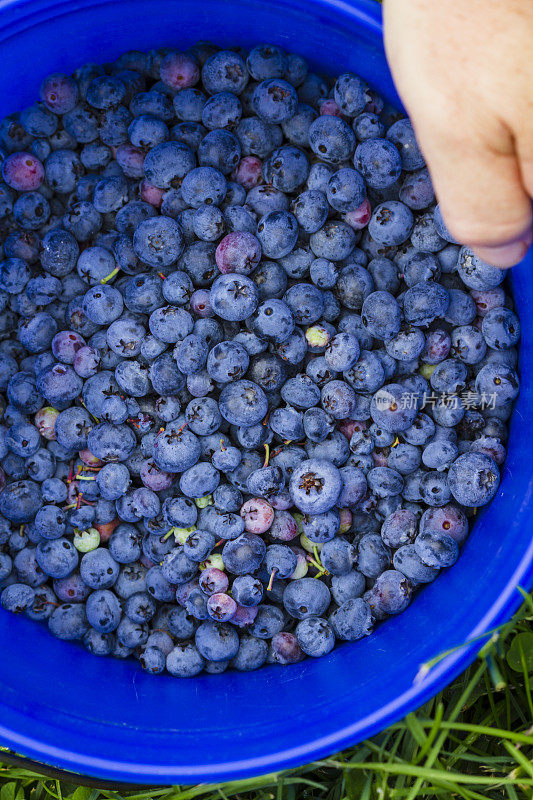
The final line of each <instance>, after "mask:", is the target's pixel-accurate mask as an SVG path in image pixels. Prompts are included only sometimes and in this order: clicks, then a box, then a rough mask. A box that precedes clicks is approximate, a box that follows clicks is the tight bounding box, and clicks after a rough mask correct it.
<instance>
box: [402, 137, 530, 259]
mask: <svg viewBox="0 0 533 800" xmlns="http://www.w3.org/2000/svg"><path fill="white" fill-rule="evenodd" d="M458 127H459V128H460V123H459V122H458ZM466 128H467V126H466V124H465V126H464V128H463V130H464V129H466ZM456 130H457V128H456ZM417 135H418V137H419V141H420V146H421V149H422V150H423V152H424V155H425V158H426V161H427V164H428V167H429V170H430V173H431V176H432V180H433V184H434V187H435V191H436V194H437V197H438V199H439V204H440V209H441V212H442V216H443V217H444V221H445V223H446V226H447V227H448V229H449V231H450V232H451V234H452V235H453V236H454V237H455V238H456V239H457V241H459V242H461V244H466V245H468V246H469V247H471V248H472V250H474V252H475V253H476V255H478V256H479V257H480V258H482V259H483V260H484V261H487V262H488V263H489V264H493V265H494V266H497V267H510V266H512V265H513V264H516V263H517V262H518V261H521V259H522V258H523V257H524V256H525V254H526V252H527V249H528V247H529V245H530V244H531V241H532V238H533V237H532V224H533V214H532V208H531V199H530V197H529V195H528V193H527V192H526V190H525V188H524V186H523V184H522V179H521V174H520V168H519V163H518V160H517V156H516V153H515V150H514V147H512V146H511V147H509V152H503V153H498V152H494V150H492V149H491V148H490V147H488V146H487V145H486V144H484V142H483V141H482V140H480V138H478V137H476V136H475V135H474V134H473V133H472V134H464V138H463V137H461V136H458V135H457V133H456V132H454V133H452V134H450V135H443V132H442V130H439V131H438V132H436V131H432V130H424V129H422V130H420V131H419V132H418V131H417Z"/></svg>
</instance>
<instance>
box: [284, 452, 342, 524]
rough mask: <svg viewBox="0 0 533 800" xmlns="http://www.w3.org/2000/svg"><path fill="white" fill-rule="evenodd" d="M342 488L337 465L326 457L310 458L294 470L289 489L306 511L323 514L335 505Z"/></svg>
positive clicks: (301, 507)
mask: <svg viewBox="0 0 533 800" xmlns="http://www.w3.org/2000/svg"><path fill="white" fill-rule="evenodd" d="M341 489H342V479H341V476H340V473H339V471H338V469H336V467H334V466H333V464H331V463H330V462H328V461H326V460H324V459H309V460H306V461H302V463H301V464H300V465H299V466H298V467H297V468H296V469H295V470H294V471H293V473H292V475H291V479H290V483H289V491H290V495H291V498H292V500H293V502H294V504H295V505H296V506H297V507H298V508H299V509H300V510H301V511H303V512H304V513H307V514H311V513H315V514H321V513H324V512H325V511H329V510H330V509H331V508H333V506H334V505H335V503H336V501H337V498H338V496H339V494H340V492H341Z"/></svg>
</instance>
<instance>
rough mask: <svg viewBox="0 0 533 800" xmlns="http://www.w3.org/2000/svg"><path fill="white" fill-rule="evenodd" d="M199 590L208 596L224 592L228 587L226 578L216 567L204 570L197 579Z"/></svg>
mask: <svg viewBox="0 0 533 800" xmlns="http://www.w3.org/2000/svg"><path fill="white" fill-rule="evenodd" d="M199 583H200V589H201V590H202V592H203V593H204V594H207V595H208V596H210V595H212V594H218V593H219V592H225V591H226V589H227V588H228V585H229V580H228V576H227V575H226V573H225V572H222V570H221V569H218V568H217V567H208V568H207V569H204V571H203V572H202V574H201V575H200V579H199Z"/></svg>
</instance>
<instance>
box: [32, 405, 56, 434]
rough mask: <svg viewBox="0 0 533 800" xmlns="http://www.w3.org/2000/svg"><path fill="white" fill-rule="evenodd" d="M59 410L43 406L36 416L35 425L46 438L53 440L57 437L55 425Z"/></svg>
mask: <svg viewBox="0 0 533 800" xmlns="http://www.w3.org/2000/svg"><path fill="white" fill-rule="evenodd" d="M58 416H59V411H57V409H55V408H51V406H45V407H44V408H41V409H40V410H39V411H38V412H37V413H36V415H35V417H34V422H35V427H36V428H37V430H38V431H39V433H40V434H41V436H43V437H44V438H45V439H48V441H49V442H50V441H53V440H54V439H55V438H56V434H55V427H56V419H57V418H58Z"/></svg>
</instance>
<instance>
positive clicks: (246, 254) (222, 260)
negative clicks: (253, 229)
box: [215, 231, 261, 275]
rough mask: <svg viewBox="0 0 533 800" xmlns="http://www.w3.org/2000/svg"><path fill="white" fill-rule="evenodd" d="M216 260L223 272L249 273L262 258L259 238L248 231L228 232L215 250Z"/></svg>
mask: <svg viewBox="0 0 533 800" xmlns="http://www.w3.org/2000/svg"><path fill="white" fill-rule="evenodd" d="M215 260H216V262H217V266H218V268H219V270H220V271H221V272H222V273H224V274H225V273H227V272H238V273H240V274H241V275H249V274H250V272H251V271H252V270H253V269H254V267H256V266H257V265H258V264H259V261H260V260H261V245H260V243H259V239H258V238H257V237H256V236H254V235H253V233H249V232H248V231H233V232H232V233H228V234H226V236H224V238H223V239H222V240H221V242H220V244H219V245H218V247H217V249H216V251H215Z"/></svg>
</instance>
